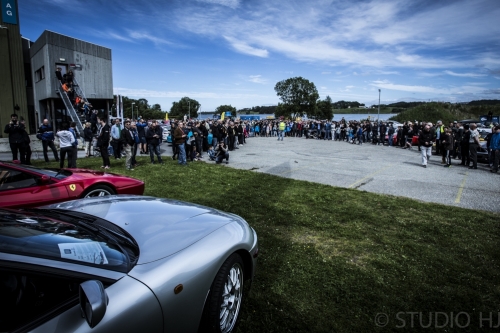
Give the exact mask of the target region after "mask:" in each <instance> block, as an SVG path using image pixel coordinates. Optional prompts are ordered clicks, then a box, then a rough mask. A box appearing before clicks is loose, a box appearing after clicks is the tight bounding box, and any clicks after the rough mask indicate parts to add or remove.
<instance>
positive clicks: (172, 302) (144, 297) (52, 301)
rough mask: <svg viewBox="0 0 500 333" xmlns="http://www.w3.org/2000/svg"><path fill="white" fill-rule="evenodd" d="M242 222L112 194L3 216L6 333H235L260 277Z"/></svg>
mask: <svg viewBox="0 0 500 333" xmlns="http://www.w3.org/2000/svg"><path fill="white" fill-rule="evenodd" d="M258 252H259V249H258V242H257V234H256V233H255V231H254V230H253V229H252V228H251V227H250V226H249V225H248V223H247V222H245V221H244V220H243V219H242V218H241V217H239V216H236V215H234V214H229V213H224V212H221V211H218V210H215V209H212V208H207V207H203V206H199V205H194V204H190V203H186V202H181V201H175V200H167V199H159V198H153V197H143V196H107V197H96V198H89V199H81V200H75V201H69V202H64V203H61V204H54V205H51V206H45V207H42V208H41V209H27V210H10V209H2V210H0V303H1V308H0V332H11V331H15V332H18V331H19V332H24V331H30V332H61V333H67V332H106V333H108V332H148V333H152V332H183V333H184V332H231V331H233V330H234V328H235V325H236V322H237V320H238V314H239V313H240V309H241V304H242V300H243V289H244V288H243V286H244V285H245V292H246V291H247V290H248V288H249V286H250V282H251V280H252V278H253V276H254V274H255V268H256V264H257V255H258Z"/></svg>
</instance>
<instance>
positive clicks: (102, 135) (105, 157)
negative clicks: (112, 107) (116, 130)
mask: <svg viewBox="0 0 500 333" xmlns="http://www.w3.org/2000/svg"><path fill="white" fill-rule="evenodd" d="M98 120H99V122H100V123H101V128H100V130H99V133H98V134H97V146H98V147H99V149H100V151H101V156H102V166H101V168H104V169H109V168H110V167H111V166H110V163H109V153H108V147H109V140H110V137H111V127H110V126H109V125H108V122H107V119H106V118H98Z"/></svg>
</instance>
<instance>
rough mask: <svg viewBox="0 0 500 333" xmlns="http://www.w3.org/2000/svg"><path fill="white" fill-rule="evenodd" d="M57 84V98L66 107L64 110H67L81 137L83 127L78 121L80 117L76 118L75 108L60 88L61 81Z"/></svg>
mask: <svg viewBox="0 0 500 333" xmlns="http://www.w3.org/2000/svg"><path fill="white" fill-rule="evenodd" d="M57 82H59V86H58V87H57V92H58V93H59V96H61V98H62V100H63V103H64V106H65V107H66V110H68V113H69V116H70V117H71V120H73V121H74V122H75V123H76V128H77V130H78V132H79V134H80V136H82V135H83V126H82V122H81V120H80V117H79V116H78V113H77V112H76V110H75V108H74V107H73V103H72V102H71V100H70V99H69V96H68V94H67V93H66V92H65V91H64V89H63V88H62V83H61V81H57ZM78 88H80V87H78ZM79 90H80V91H81V89H79ZM75 94H76V91H75ZM82 98H83V96H82Z"/></svg>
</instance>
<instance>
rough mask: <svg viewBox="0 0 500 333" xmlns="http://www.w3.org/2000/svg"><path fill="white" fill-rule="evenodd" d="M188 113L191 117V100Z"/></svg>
mask: <svg viewBox="0 0 500 333" xmlns="http://www.w3.org/2000/svg"><path fill="white" fill-rule="evenodd" d="M188 114H189V119H191V101H188Z"/></svg>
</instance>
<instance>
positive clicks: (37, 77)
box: [35, 66, 45, 82]
mask: <svg viewBox="0 0 500 333" xmlns="http://www.w3.org/2000/svg"><path fill="white" fill-rule="evenodd" d="M43 79H45V68H44V66H42V67H40V69H38V70H37V71H35V82H38V81H41V80H43Z"/></svg>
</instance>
